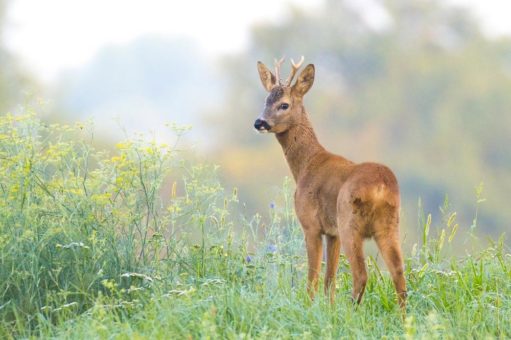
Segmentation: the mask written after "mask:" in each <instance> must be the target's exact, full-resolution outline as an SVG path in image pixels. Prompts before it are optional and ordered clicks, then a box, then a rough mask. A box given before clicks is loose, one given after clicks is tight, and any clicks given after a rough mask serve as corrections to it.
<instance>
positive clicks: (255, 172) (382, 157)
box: [214, 0, 511, 237]
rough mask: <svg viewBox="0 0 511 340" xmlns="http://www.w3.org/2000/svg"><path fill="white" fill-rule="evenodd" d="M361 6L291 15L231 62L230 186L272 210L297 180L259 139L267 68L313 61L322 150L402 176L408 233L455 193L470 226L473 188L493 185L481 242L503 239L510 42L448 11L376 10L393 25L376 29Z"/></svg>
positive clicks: (342, 4) (395, 2)
mask: <svg viewBox="0 0 511 340" xmlns="http://www.w3.org/2000/svg"><path fill="white" fill-rule="evenodd" d="M350 3H351V1H334V0H331V1H328V0H326V1H324V3H323V4H322V5H321V6H319V7H318V9H317V10H314V11H305V10H301V9H300V8H290V9H289V11H288V13H286V16H285V17H284V18H282V19H281V20H279V21H278V22H275V23H267V22H265V23H264V25H263V24H261V25H259V26H256V27H254V29H253V30H252V35H251V40H250V45H249V48H248V49H247V51H246V52H243V53H240V54H239V55H236V56H234V57H230V58H226V60H225V61H224V69H225V71H224V74H225V78H226V82H227V86H226V89H227V90H228V93H227V99H226V102H225V103H226V104H225V106H224V107H221V108H220V109H219V110H218V117H219V118H218V126H219V128H218V129H215V130H216V131H220V134H219V138H220V139H221V140H222V141H224V142H223V143H219V147H218V150H217V152H215V153H214V155H215V157H216V158H217V157H220V159H221V164H222V165H223V167H224V172H223V176H224V178H225V180H226V181H227V183H230V181H231V180H232V181H234V182H235V183H243V187H240V191H241V192H242V193H247V195H246V196H243V199H246V200H247V201H249V202H250V205H251V206H252V207H261V206H263V204H264V202H265V201H266V200H267V199H268V196H270V195H271V194H272V193H269V192H268V191H265V190H264V188H267V187H271V186H273V185H275V181H276V179H279V178H281V177H282V175H283V174H288V173H289V171H288V169H287V166H286V164H285V162H283V161H282V152H281V150H280V148H279V146H278V144H277V143H276V142H275V140H274V139H273V138H268V137H267V136H257V135H256V134H254V133H250V132H249V130H250V129H251V126H252V125H253V122H254V120H255V118H256V117H257V116H258V114H259V112H258V110H260V108H261V107H262V105H263V103H264V96H265V91H264V90H263V88H262V87H261V85H260V81H259V79H258V75H257V71H256V61H257V60H261V61H263V62H265V63H266V64H269V65H271V64H272V61H273V58H275V57H280V56H282V55H285V56H286V57H287V58H290V57H292V58H295V59H297V58H299V56H301V55H304V56H305V59H306V63H308V62H310V63H314V64H315V66H316V79H315V83H314V87H313V88H312V90H311V91H310V92H309V93H308V94H307V96H306V97H305V107H306V109H307V110H308V112H309V113H310V117H311V119H312V121H313V124H314V127H315V129H316V130H317V134H318V137H319V139H320V141H321V142H322V143H323V144H324V145H325V146H326V147H327V149H329V150H330V151H332V152H335V153H339V154H342V155H343V156H345V157H347V158H349V159H351V160H353V161H355V162H364V161H377V162H383V163H385V164H387V165H389V166H390V167H391V168H392V169H393V170H394V171H395V172H396V174H397V177H398V179H399V182H400V185H401V189H402V202H403V208H404V212H405V215H404V218H403V220H404V221H405V223H404V226H405V228H409V227H410V226H411V225H413V221H414V219H415V214H414V213H413V211H414V210H415V206H416V202H417V200H418V198H419V197H422V202H423V205H424V207H425V209H426V210H428V211H437V208H438V207H439V206H441V205H442V202H443V198H444V195H445V193H446V192H448V193H450V194H451V197H453V198H454V199H453V200H452V202H451V203H452V204H453V206H454V207H455V208H456V210H457V211H458V212H460V213H462V214H460V218H465V216H467V217H468V216H470V213H471V212H472V211H473V203H474V202H473V201H474V200H473V187H474V185H475V184H477V183H479V182H481V181H483V182H484V183H485V194H486V197H487V198H488V202H489V204H488V205H486V206H485V209H484V210H483V211H481V212H480V216H479V217H480V224H481V231H482V233H484V234H490V235H492V236H494V237H498V235H499V234H500V233H502V232H504V231H506V230H507V229H508V227H509V223H510V222H509V221H511V209H508V208H507V200H508V196H509V192H510V190H511V181H509V180H508V174H509V171H510V170H511V152H510V150H509V145H511V130H510V126H511V120H510V119H511V115H510V114H509V107H511V97H510V96H509V94H508V92H509V89H510V88H511V76H510V73H509V70H510V65H511V41H510V39H509V38H502V39H490V38H487V37H485V36H484V35H483V34H482V33H481V32H480V29H479V25H478V23H477V22H476V21H475V20H474V19H473V18H472V17H471V16H470V14H469V13H467V12H466V11H464V10H463V9H459V8H455V7H450V6H448V5H446V4H443V2H441V1H422V0H415V1H409V0H392V1H372V2H371V3H373V7H376V9H374V8H372V9H373V10H374V11H373V12H374V13H380V12H381V13H382V16H384V17H386V18H387V20H386V22H387V23H386V24H384V25H383V24H382V25H381V26H379V27H376V28H375V27H374V26H372V25H371V23H370V20H369V21H368V20H367V18H366V16H365V15H364V14H365V13H364V12H362V13H359V12H357V11H356V10H354V9H353V6H352V5H350ZM287 65H288V66H287V67H289V63H287ZM284 73H285V72H284ZM243 155H244V156H243ZM247 155H248V156H247ZM269 164H271V166H269ZM249 169H250V171H248V170H249ZM248 193H250V195H248ZM259 196H265V199H263V200H262V203H261V199H257V197H259ZM259 209H260V208H259ZM464 222H470V219H467V220H466V221H464ZM407 232H408V233H410V234H414V233H415V230H413V229H407Z"/></svg>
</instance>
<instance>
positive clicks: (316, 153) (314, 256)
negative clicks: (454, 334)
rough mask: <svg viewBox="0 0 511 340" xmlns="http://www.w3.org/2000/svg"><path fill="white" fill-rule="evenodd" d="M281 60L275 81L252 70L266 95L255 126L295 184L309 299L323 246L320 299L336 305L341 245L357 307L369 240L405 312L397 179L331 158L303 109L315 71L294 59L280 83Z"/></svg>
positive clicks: (381, 168)
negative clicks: (268, 137)
mask: <svg viewBox="0 0 511 340" xmlns="http://www.w3.org/2000/svg"><path fill="white" fill-rule="evenodd" d="M283 61H284V58H282V59H280V60H275V65H274V67H275V74H273V73H272V72H271V71H270V70H269V69H268V68H267V67H266V66H265V65H264V64H263V63H262V62H260V61H258V62H257V69H258V72H259V77H260V79H261V82H262V85H263V87H264V89H265V90H266V91H267V92H268V93H269V94H268V96H267V97H266V101H265V105H264V109H263V111H262V113H261V114H260V115H259V117H258V118H257V119H256V121H255V123H254V128H255V129H256V130H257V131H258V132H259V133H273V134H275V136H276V138H277V141H278V142H279V144H280V145H281V147H282V150H283V152H284V157H285V159H286V160H287V163H288V165H289V168H290V170H291V173H292V175H293V178H294V180H295V183H296V190H295V194H294V207H295V212H296V215H297V217H298V220H299V222H300V224H301V227H302V230H303V233H304V239H305V246H306V251H307V259H308V274H307V293H308V296H309V298H310V299H311V300H313V299H314V296H315V294H316V293H317V291H318V285H319V274H320V271H321V264H322V258H323V237H324V238H325V243H326V256H325V257H326V271H325V277H324V292H325V295H326V296H328V297H329V299H330V302H331V303H334V300H335V282H336V273H337V269H338V266H339V260H340V251H341V244H342V245H343V249H344V253H345V256H346V258H347V260H348V262H349V265H350V268H351V273H352V281H353V287H352V299H353V302H354V303H355V304H356V305H359V304H360V303H361V301H362V296H363V294H364V290H365V287H366V283H367V278H368V276H367V269H366V265H365V256H364V251H363V244H364V241H365V240H367V239H374V240H375V242H376V244H377V246H378V249H379V251H380V253H381V255H382V257H383V260H384V262H385V265H386V266H387V268H388V270H389V272H390V275H391V277H392V281H393V283H394V286H395V290H396V293H397V298H398V303H399V306H400V307H401V310H403V311H404V310H405V306H406V282H405V277H404V263H403V255H402V251H401V244H400V236H399V209H400V194H399V185H398V182H397V179H396V176H395V175H394V173H393V172H392V171H391V170H390V169H389V168H388V167H387V166H385V165H382V164H378V163H372V162H367V163H355V162H352V161H350V160H348V159H346V158H344V157H342V156H339V155H336V154H333V153H330V152H329V151H327V150H326V149H325V148H324V147H323V146H322V145H321V144H320V143H319V141H318V138H317V137H316V134H315V132H314V129H313V127H312V124H311V122H310V119H309V115H308V113H307V111H306V110H305V107H304V104H303V97H304V95H305V94H306V93H307V92H308V91H309V90H310V88H311V87H312V84H313V83H314V77H315V68H314V65H313V64H309V65H307V66H306V67H305V68H304V69H303V70H302V71H301V73H300V74H299V76H298V78H297V79H296V82H295V83H294V84H293V85H292V82H293V78H294V77H295V74H296V72H297V71H298V70H299V69H300V67H301V66H302V64H303V61H304V57H303V56H302V58H301V60H300V61H299V62H298V63H295V62H294V60H293V59H291V65H292V66H291V73H290V74H289V77H288V78H287V79H286V81H285V82H282V80H281V79H280V68H281V65H282V63H283Z"/></svg>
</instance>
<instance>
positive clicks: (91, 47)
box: [4, 0, 511, 82]
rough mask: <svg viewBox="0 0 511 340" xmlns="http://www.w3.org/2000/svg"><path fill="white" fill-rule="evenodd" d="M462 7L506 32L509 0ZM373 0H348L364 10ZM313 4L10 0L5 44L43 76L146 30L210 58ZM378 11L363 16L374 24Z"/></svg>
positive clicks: (469, 1) (468, 0)
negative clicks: (291, 8)
mask: <svg viewBox="0 0 511 340" xmlns="http://www.w3.org/2000/svg"><path fill="white" fill-rule="evenodd" d="M448 1H449V2H451V3H455V4H461V5H466V6H469V7H471V8H472V10H473V12H474V14H475V15H476V17H477V18H479V19H480V20H481V22H482V24H483V28H484V29H485V31H486V32H487V33H488V34H490V35H499V34H506V33H511V20H509V13H511V1H508V0H484V1H483V0H448ZM371 2H372V0H353V3H354V4H355V5H356V6H357V7H361V8H370V7H371V6H367V3H371ZM289 3H292V4H296V5H297V6H300V7H307V8H308V9H309V10H312V11H313V10H314V9H315V8H317V6H318V4H320V3H321V0H287V1H285V0H284V1H276V0H257V1H254V0H250V1H236V0H215V1H208V0H202V1H201V0H186V1H174V0H144V1H141V0H87V1H85V0H45V1H41V0H15V1H12V3H11V6H10V10H9V13H8V26H7V31H6V33H5V37H4V38H5V41H6V43H7V46H8V47H9V48H10V49H11V50H12V51H13V52H14V53H16V54H17V55H18V56H20V58H21V62H22V63H23V65H24V66H25V67H26V68H28V69H29V70H30V71H31V72H33V73H34V74H36V75H37V76H38V77H39V78H40V79H41V80H42V81H44V82H51V81H52V80H54V79H55V77H56V75H58V73H59V72H60V71H62V70H64V69H66V68H72V67H79V66H80V65H82V64H84V63H86V62H87V61H88V60H90V59H91V58H92V57H93V56H94V54H95V53H96V52H97V51H98V50H99V49H100V48H101V47H103V46H105V45H108V44H122V43H126V42H128V41H130V40H133V39H135V38H137V37H139V36H141V35H144V34H148V33H156V34H162V35H166V36H170V37H190V38H193V39H195V40H196V41H197V43H198V44H199V46H200V47H201V48H202V50H203V51H204V52H205V53H207V54H210V55H211V56H218V55H220V54H222V53H229V52H235V51H237V50H240V49H242V48H243V47H244V46H245V45H246V38H247V36H248V30H249V28H250V26H251V25H252V24H254V23H256V22H264V21H273V22H275V21H278V20H284V19H285V17H286V9H287V8H288V4H289ZM380 14H381V13H378V12H377V11H373V12H371V11H368V13H366V17H367V18H368V19H369V20H373V21H375V22H376V24H377V23H378V21H379V20H381V18H380V17H381V15H380Z"/></svg>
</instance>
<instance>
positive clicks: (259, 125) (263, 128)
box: [254, 118, 271, 132]
mask: <svg viewBox="0 0 511 340" xmlns="http://www.w3.org/2000/svg"><path fill="white" fill-rule="evenodd" d="M254 128H255V129H256V130H257V131H258V132H268V131H270V129H271V126H270V124H268V122H267V121H265V120H263V119H260V118H258V119H256V121H255V123H254Z"/></svg>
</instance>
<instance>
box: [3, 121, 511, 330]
mask: <svg viewBox="0 0 511 340" xmlns="http://www.w3.org/2000/svg"><path fill="white" fill-rule="evenodd" d="M174 130H175V131H176V135H177V136H178V137H179V136H180V135H181V134H182V133H183V132H184V131H183V129H180V128H176V127H174ZM91 133H92V132H91V130H90V127H88V126H83V125H81V124H77V125H76V126H62V125H53V126H46V125H45V124H43V123H42V122H40V121H39V120H38V119H37V118H35V117H33V116H24V117H14V116H9V115H8V116H4V117H2V118H0V171H1V173H2V178H1V179H0V249H1V255H0V338H7V339H10V338H19V337H22V338H23V337H41V338H73V339H75V338H76V339H81V338H84V339H85V338H115V339H124V338H161V339H168V338H211V339H214V338H236V339H238V338H271V339H274V338H318V337H321V338H339V337H347V338H376V337H378V338H380V337H384V336H386V337H392V338H412V339H413V338H428V339H429V338H460V337H461V338H487V337H489V338H509V337H511V325H510V322H509V320H510V319H511V255H510V254H509V250H508V248H506V246H505V244H504V241H503V239H500V240H499V241H497V242H491V243H490V244H489V246H488V247H487V248H486V249H483V250H481V251H477V252H475V251H474V252H472V253H471V254H466V255H464V256H461V257H459V256H454V255H452V254H451V253H450V252H449V248H450V247H452V244H453V243H452V242H454V240H455V239H460V240H462V241H464V240H465V239H471V238H472V237H473V236H472V235H473V234H471V233H470V231H471V230H472V229H473V228H474V226H475V225H476V221H475V222H474V224H473V225H472V226H470V227H466V228H464V227H463V226H459V225H458V224H457V223H456V214H455V213H447V212H446V213H445V218H444V222H443V223H444V225H442V226H431V218H430V217H422V215H421V217H420V219H419V224H420V229H421V233H420V236H419V235H417V237H418V238H419V237H420V241H417V242H416V243H415V244H414V246H413V247H412V249H411V250H410V249H405V252H407V253H408V254H409V255H408V256H407V258H406V277H407V283H408V290H409V300H408V306H407V316H406V319H405V321H404V322H403V321H402V320H401V317H400V313H399V308H398V307H397V303H396V296H395V293H394V290H393V286H392V283H391V280H390V279H389V276H388V274H387V273H386V271H385V268H380V266H379V264H378V261H377V259H375V258H374V257H369V258H368V260H367V264H368V269H369V281H368V286H367V290H366V294H365V296H364V301H363V303H362V305H360V306H358V307H356V306H353V305H352V304H351V302H350V298H349V296H350V294H349V292H350V290H351V274H350V271H349V266H348V263H347V261H346V259H345V258H344V257H343V258H342V259H341V265H340V268H339V272H338V279H337V282H336V285H337V298H336V303H335V305H330V304H329V303H328V302H327V299H326V298H325V297H324V296H323V294H319V296H318V298H317V299H316V300H315V301H313V302H311V301H309V300H308V298H307V296H306V293H305V287H304V284H305V276H306V259H305V251H304V247H303V241H302V235H301V230H300V226H299V224H298V223H297V221H296V218H295V215H294V211H293V202H292V194H291V183H290V181H289V180H286V181H285V182H284V185H283V189H282V195H281V197H279V198H278V199H277V200H276V202H274V203H272V204H271V206H270V207H269V213H268V215H267V216H265V217H261V216H259V215H256V216H253V217H246V216H243V215H242V214H240V213H239V211H240V210H242V209H239V206H240V203H239V202H238V199H237V192H236V190H234V191H233V192H227V191H226V190H224V189H223V188H222V186H221V184H220V183H219V181H218V180H217V178H216V171H217V169H216V168H215V167H213V166H207V165H200V164H189V163H187V162H185V161H183V158H184V157H183V155H182V153H181V152H180V151H179V150H178V148H177V147H176V146H168V145H161V144H158V143H155V142H150V141H149V142H147V141H146V140H145V139H144V138H135V139H134V140H130V141H125V142H122V143H119V144H117V150H116V151H115V152H114V153H113V154H108V153H106V152H101V151H97V150H95V149H94V148H93V147H92V146H91V143H90V137H91ZM478 199H479V198H478ZM434 229H436V230H438V235H435V236H433V235H432V234H433V232H432V230H434ZM467 235H469V236H467Z"/></svg>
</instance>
